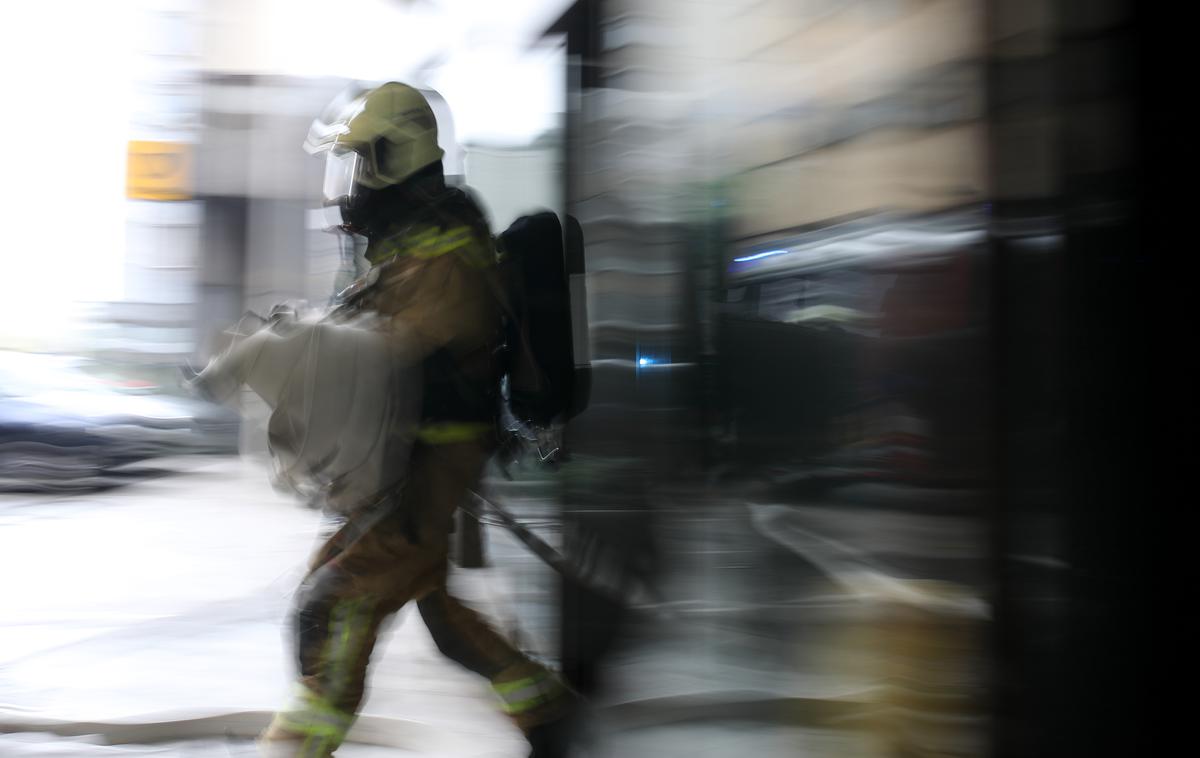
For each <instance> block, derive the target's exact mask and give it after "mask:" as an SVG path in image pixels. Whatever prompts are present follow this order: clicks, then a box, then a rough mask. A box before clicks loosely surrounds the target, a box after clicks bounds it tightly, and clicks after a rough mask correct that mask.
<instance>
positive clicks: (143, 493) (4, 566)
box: [0, 459, 525, 758]
mask: <svg viewBox="0 0 1200 758" xmlns="http://www.w3.org/2000/svg"><path fill="white" fill-rule="evenodd" d="M318 524H319V516H318V514H316V513H314V512H312V511H309V510H306V509H303V508H301V507H299V506H298V505H296V504H295V503H294V502H293V501H292V500H291V499H289V498H287V497H285V496H282V495H280V494H277V493H275V492H273V491H272V490H271V488H270V487H269V485H268V484H267V480H266V476H265V473H264V472H263V470H262V469H261V468H259V467H258V466H256V465H254V464H253V463H250V462H247V461H242V460H233V459H225V460H210V461H207V462H205V463H203V464H201V465H199V466H197V467H195V468H194V469H192V470H191V471H189V472H187V473H184V474H180V475H173V476H168V477H164V478H160V479H156V480H152V481H146V482H142V483H139V484H135V485H132V486H130V487H128V488H124V489H120V490H115V491H111V492H107V493H103V494H98V495H90V496H86V497H73V498H47V497H28V496H23V497H7V496H6V497H5V498H3V499H0V526H2V527H3V528H4V534H5V536H6V539H5V549H4V550H3V551H0V575H3V576H4V577H5V578H6V579H5V583H6V590H7V591H6V592H5V597H6V608H5V611H4V615H3V621H0V731H3V732H18V731H29V730H32V731H41V730H43V729H46V728H48V726H49V725H50V724H52V723H55V722H56V723H57V726H54V727H53V729H54V730H55V731H57V732H59V733H60V734H71V733H86V732H87V729H86V728H82V725H81V726H75V727H72V726H70V724H71V722H88V723H90V725H91V726H90V728H91V730H92V731H100V732H103V733H106V734H110V735H112V734H116V735H117V736H118V737H120V736H122V735H123V736H124V738H126V739H131V740H135V741H136V740H137V739H139V735H142V734H148V733H149V732H148V731H147V727H146V725H153V724H157V723H160V722H171V723H170V725H168V726H164V727H162V728H160V729H159V730H158V731H159V732H162V733H164V734H173V735H178V737H180V738H184V737H197V738H199V737H221V736H222V735H223V734H225V733H226V731H228V730H229V729H230V724H231V723H232V724H234V726H233V727H232V731H233V733H234V735H235V736H242V737H250V736H252V735H253V734H255V733H257V731H258V730H259V729H261V728H262V726H263V725H265V722H266V720H267V719H268V718H269V716H270V713H271V712H272V711H273V710H274V709H275V708H276V707H278V706H279V705H280V704H282V703H283V702H284V701H285V699H286V698H287V696H288V694H289V693H290V688H291V681H292V672H291V662H290V658H289V656H290V640H288V639H287V637H286V633H285V627H284V620H285V618H286V616H287V611H288V606H289V602H290V595H291V593H292V591H293V589H294V588H295V586H296V584H297V583H298V581H299V579H300V577H301V575H302V572H303V565H304V561H305V560H306V558H307V556H308V554H309V552H310V550H311V549H312V547H313V545H314V538H315V536H316V534H317V528H318ZM460 573H461V572H460ZM454 581H455V582H456V583H457V585H458V586H459V587H460V588H461V589H460V591H462V592H463V594H464V595H465V597H466V598H467V599H470V598H472V597H486V596H489V595H492V596H494V595H499V596H501V597H503V596H505V595H506V593H507V591H506V590H505V589H504V588H503V587H500V586H498V585H499V584H501V583H502V582H503V578H502V577H501V576H499V574H498V572H495V571H493V570H490V569H489V570H482V571H472V572H467V573H466V575H460V576H456V577H455V578H454ZM481 610H485V611H489V612H490V614H491V615H493V616H495V617H498V616H499V615H500V614H499V612H498V611H497V609H496V607H493V608H491V609H487V608H484V609H481ZM407 612H409V609H406V611H402V612H401V614H400V615H399V616H398V617H397V619H396V623H393V624H392V627H391V629H390V631H389V632H387V633H385V636H384V637H383V642H382V643H381V646H380V649H379V650H378V651H377V653H376V659H375V661H374V664H373V671H372V679H371V682H372V688H371V691H370V693H369V695H368V699H367V701H366V704H365V707H364V710H363V718H362V719H360V723H359V724H358V725H357V726H356V729H355V731H354V732H352V739H353V738H355V736H356V735H358V736H359V737H360V738H362V739H364V740H365V741H368V742H376V743H382V744H386V745H392V746H394V747H397V748H404V749H408V750H411V751H413V754H420V755H438V756H440V755H447V756H448V755H455V756H479V757H480V758H482V757H483V756H487V757H488V758H508V757H509V756H519V755H523V754H524V751H525V747H524V741H523V740H522V738H521V736H520V734H519V733H518V732H517V731H516V730H515V729H514V728H513V727H512V726H511V725H510V724H509V723H508V722H507V720H505V719H504V718H503V717H502V716H501V715H500V714H499V713H498V712H497V711H496V709H495V707H494V705H493V703H492V701H491V694H490V692H489V691H488V690H487V688H486V685H485V683H483V682H482V681H480V680H478V679H477V678H476V677H475V676H474V675H472V674H470V673H469V672H466V671H463V670H461V669H459V668H458V667H457V666H455V664H453V663H451V662H449V661H448V660H446V659H445V658H443V657H442V656H441V654H440V653H439V652H438V651H437V649H436V647H435V646H434V645H433V642H432V640H431V639H430V637H429V635H428V633H427V632H426V630H425V627H424V625H423V624H421V623H419V620H409V619H407V618H406V613H407ZM497 623H499V624H500V625H502V626H510V625H511V620H506V619H498V622H497ZM216 716H220V717H221V718H219V719H214V718H213V717H216ZM206 719H207V720H206ZM132 725H137V726H136V727H134V726H132ZM172 729H173V730H174V731H171V730H172ZM149 731H153V730H149ZM159 738H160V739H161V736H159ZM39 742H40V743H41V744H40V745H39V744H37V743H39ZM56 744H57V743H54V742H53V741H51V742H46V741H45V740H44V736H42V737H40V738H39V737H38V736H37V735H23V736H22V735H11V734H10V735H0V754H3V755H20V754H29V755H54V754H55V753H54V752H47V751H53V750H58V749H59V748H60V747H61V748H62V749H63V750H65V751H66V752H61V753H58V754H61V755H76V754H78V755H87V754H88V752H86V751H87V750H88V749H89V748H87V747H86V746H85V745H84V744H80V743H76V744H73V745H59V747H54V745H56ZM245 745H248V743H245ZM245 745H244V746H245ZM159 747H160V748H165V746H163V745H160V746H159ZM177 747H178V746H177ZM209 747H210V748H211V749H212V750H215V751H217V752H213V753H211V754H213V755H227V754H229V752H230V750H231V749H232V748H230V747H229V746H227V745H224V744H222V742H221V741H218V742H215V743H212V744H211V745H210V746H209ZM104 749H105V750H107V751H109V752H103V753H97V754H103V755H120V754H125V753H114V752H111V751H112V750H114V748H104ZM122 749H125V748H122ZM180 749H182V748H180ZM192 749H195V750H201V749H202V745H201V743H195V744H193V745H191V746H190V747H189V748H188V750H192ZM18 750H25V751H26V752H25V753H20V752H18ZM72 751H75V752H72ZM128 754H138V753H137V752H131V753H128ZM160 754H161V753H160ZM168 754H181V755H182V754H187V753H168ZM196 754H197V755H201V754H203V755H208V754H210V753H196ZM234 754H239V753H236V752H235V753H234ZM345 754H346V755H355V754H361V755H367V754H370V753H362V752H361V751H358V752H352V751H350V750H347V751H345ZM387 754H389V755H395V754H397V752H396V750H395V749H392V750H390V751H388V753H387ZM401 754H402V753H401Z"/></svg>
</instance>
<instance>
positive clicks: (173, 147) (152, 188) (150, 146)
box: [125, 140, 192, 200]
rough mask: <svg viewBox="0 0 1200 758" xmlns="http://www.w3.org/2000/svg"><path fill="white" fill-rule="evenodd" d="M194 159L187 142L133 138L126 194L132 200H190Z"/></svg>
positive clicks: (127, 172) (128, 164)
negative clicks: (192, 162)
mask: <svg viewBox="0 0 1200 758" xmlns="http://www.w3.org/2000/svg"><path fill="white" fill-rule="evenodd" d="M191 159H192V154H191V147H190V145H188V144H187V143H186V142H150V141H145V140H131V141H130V143H129V155H128V161H127V163H126V167H125V196H126V197H128V198H130V199H131V200H187V199H189V198H190V197H191V196H192V195H191V187H190V183H191V168H192V167H191Z"/></svg>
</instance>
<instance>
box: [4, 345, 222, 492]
mask: <svg viewBox="0 0 1200 758" xmlns="http://www.w3.org/2000/svg"><path fill="white" fill-rule="evenodd" d="M80 365H81V362H80V359H77V358H71V357H67V356H54V355H40V354H31V353H18V352H9V351H0V490H2V489H8V490H31V489H32V490H46V489H77V488H86V487H89V486H104V485H107V484H109V483H112V482H113V481H114V479H116V478H119V477H120V476H121V475H122V467H127V466H129V465H130V464H133V463H137V462H140V461H146V460H149V459H153V458H160V457H165V456H176V455H186V454H198V453H199V454H233V453H236V452H237V450H238V434H239V417H238V415H237V413H236V412H234V411H233V410H230V409H228V408H224V407H221V406H217V405H213V404H211V403H206V402H203V401H200V400H195V399H190V398H184V397H174V396H170V395H163V394H158V395H147V394H126V393H123V392H120V391H117V390H115V389H113V388H111V387H109V386H106V385H105V384H104V383H103V382H102V381H100V380H99V379H97V378H95V377H93V376H91V375H90V374H88V373H87V372H85V371H84V370H82V368H81V367H80ZM126 474H127V472H126Z"/></svg>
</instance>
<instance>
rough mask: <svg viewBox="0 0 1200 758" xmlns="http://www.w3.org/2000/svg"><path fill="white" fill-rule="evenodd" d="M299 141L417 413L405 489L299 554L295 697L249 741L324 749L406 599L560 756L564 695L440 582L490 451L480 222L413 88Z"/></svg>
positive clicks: (493, 317)
mask: <svg viewBox="0 0 1200 758" xmlns="http://www.w3.org/2000/svg"><path fill="white" fill-rule="evenodd" d="M305 149H306V150H307V151H308V152H309V153H312V154H322V155H324V156H325V159H326V172H325V181H324V195H325V205H326V208H327V209H330V210H332V211H333V213H334V214H335V215H336V217H337V226H338V227H339V228H340V230H341V231H342V232H345V233H348V234H355V235H361V236H362V237H365V238H366V259H367V261H369V263H370V264H371V269H370V271H369V273H368V276H367V277H366V278H365V281H367V282H369V283H370V284H369V286H366V287H361V288H354V289H359V290H360V291H357V292H356V293H355V294H354V295H353V297H354V299H355V302H356V305H357V306H359V307H363V308H367V309H370V310H371V311H373V312H374V313H376V314H378V315H379V316H381V317H382V318H383V321H384V324H385V329H386V331H387V333H389V334H390V335H392V336H394V338H395V341H396V344H397V345H398V346H401V349H402V350H404V351H407V352H408V353H409V357H410V359H411V360H412V361H414V362H418V363H419V364H420V367H421V373H422V377H423V378H422V382H421V383H422V400H421V421H420V424H419V426H418V428H417V432H416V441H415V443H414V444H413V445H412V448H411V452H410V453H409V454H408V461H407V475H406V479H405V483H404V486H403V488H402V489H401V490H400V491H399V493H398V494H396V495H395V496H394V497H392V498H391V499H390V500H389V501H388V502H387V503H386V505H385V507H384V508H382V509H380V508H375V509H369V510H366V511H364V513H365V514H367V515H361V516H356V515H353V514H352V515H350V516H348V517H346V518H343V519H342V520H341V521H340V522H339V523H338V524H337V526H336V527H335V529H334V530H333V533H332V534H331V535H330V536H329V538H328V539H327V540H326V541H325V542H324V544H323V545H322V546H321V547H320V548H319V549H318V550H317V552H316V554H315V556H314V557H313V559H312V561H311V564H310V567H309V568H310V570H309V573H308V575H307V576H306V578H305V579H304V581H303V583H302V584H301V587H300V590H299V592H298V593H297V601H296V607H295V611H294V623H295V634H296V646H297V656H298V659H299V669H300V680H299V683H298V685H297V691H296V695H295V698H294V700H293V702H292V703H291V704H290V705H288V707H286V708H285V709H284V710H282V711H280V712H279V713H278V714H276V716H275V719H274V721H273V722H272V723H271V725H270V727H269V728H268V729H267V731H266V732H265V733H264V735H263V738H262V740H261V742H260V744H261V746H262V747H263V751H264V753H266V754H267V755H282V756H327V755H331V754H332V753H333V751H334V750H336V749H337V747H338V745H339V744H340V743H341V742H342V741H343V740H344V738H345V736H346V733H347V731H348V730H349V728H350V726H351V724H352V723H353V721H354V718H355V714H356V712H357V710H358V707H359V704H360V702H361V700H362V697H363V691H364V686H365V681H366V675H367V663H368V659H369V657H370V654H371V650H372V648H373V646H374V644H375V642H376V635H377V633H378V631H379V629H380V624H381V623H382V622H383V621H384V620H385V619H386V618H387V617H389V616H390V615H391V614H393V613H395V612H396V611H398V610H399V609H400V608H401V607H402V606H404V605H405V603H407V602H409V601H410V600H411V601H415V602H416V605H417V608H418V610H419V612H420V615H421V618H422V620H423V621H424V622H425V624H426V626H428V628H429V631H430V633H431V635H432V636H433V639H434V641H435V643H436V644H437V646H438V648H439V649H440V650H441V651H442V653H444V654H445V655H447V656H448V657H449V658H451V659H452V660H454V661H456V662H458V663H459V664H461V665H463V666H465V667H466V668H468V669H470V670H471V671H474V672H476V673H477V674H479V675H481V676H483V677H485V678H487V680H488V681H489V682H490V684H491V687H492V689H493V690H494V691H495V693H496V695H497V696H498V699H499V702H500V704H501V707H502V708H503V709H504V711H505V712H506V713H507V714H508V716H509V717H511V718H512V720H513V721H514V722H515V723H516V725H517V726H518V727H519V728H520V729H521V730H522V731H523V732H524V733H525V735H526V736H527V738H528V739H529V741H530V744H531V746H532V753H531V755H532V756H539V757H540V756H550V755H562V754H563V752H562V751H563V750H564V747H563V743H564V737H565V729H566V727H565V724H566V723H567V720H566V718H565V716H566V714H567V713H568V711H570V710H571V708H572V706H573V705H574V702H575V696H574V694H573V693H571V692H570V691H569V690H568V688H567V687H566V686H565V685H564V684H563V683H562V682H561V680H560V679H559V678H558V677H557V676H556V675H555V674H553V673H552V672H551V671H549V670H548V669H547V668H545V667H544V666H542V665H540V664H539V663H537V662H535V661H533V660H531V659H530V658H529V657H528V656H526V655H524V654H522V653H521V652H519V651H518V650H516V649H515V648H514V647H513V646H512V645H511V644H509V643H508V642H507V641H506V640H504V639H503V638H502V637H501V636H500V635H499V634H497V632H495V631H494V630H493V629H492V628H490V627H489V626H488V624H487V623H485V622H484V620H483V619H482V618H480V617H479V616H478V615H477V614H476V613H475V612H473V611H472V610H470V609H469V608H467V607H465V606H464V605H462V604H461V603H460V602H459V601H457V600H456V599H455V598H454V597H453V596H451V595H450V594H449V593H448V592H447V591H446V572H447V561H448V545H449V535H450V533H451V532H452V531H453V526H452V524H453V517H454V513H455V510H456V509H457V508H458V506H459V505H460V503H461V502H462V501H463V498H464V497H465V496H466V493H467V491H468V490H469V489H473V488H475V487H476V486H477V484H478V482H479V480H480V476H481V474H482V471H483V467H484V464H485V463H486V462H487V460H488V458H489V457H490V455H491V453H492V451H493V449H494V447H495V437H496V432H495V429H496V424H495V417H496V413H497V408H498V405H499V398H498V387H499V375H498V370H499V369H498V360H497V354H498V347H499V342H500V338H501V320H502V310H501V309H502V307H503V305H502V303H501V302H500V300H501V299H502V297H503V296H502V295H501V294H500V293H501V290H500V289H499V288H498V287H497V280H496V278H495V277H496V273H495V265H496V254H495V248H494V245H493V239H492V237H491V234H490V232H489V230H488V225H487V222H486V220H485V218H484V215H483V213H482V212H481V210H480V209H479V207H478V205H477V204H476V203H475V202H474V201H473V200H472V199H471V197H470V196H469V195H468V194H467V193H465V192H463V191H462V190H460V189H457V188H451V187H448V186H447V184H446V181H445V177H444V174H443V169H442V155H443V153H442V150H441V149H440V148H439V147H438V139H437V124H436V121H435V118H434V113H433V110H432V108H431V107H430V104H429V101H428V100H427V99H426V97H425V96H424V95H423V94H422V92H421V91H419V90H417V89H414V88H413V87H410V86H407V85H404V84H399V83H395V82H390V83H387V84H384V85H382V86H379V87H376V88H374V89H371V90H369V91H366V92H361V93H355V94H351V95H347V96H343V97H341V98H339V99H338V100H335V101H334V103H333V104H331V106H330V108H329V109H327V111H326V112H325V114H323V116H322V117H320V118H318V119H317V120H316V121H315V122H314V123H313V127H312V129H311V131H310V133H309V136H308V139H307V140H306V141H305ZM403 463H404V461H400V462H399V464H400V465H403Z"/></svg>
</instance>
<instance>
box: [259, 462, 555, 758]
mask: <svg viewBox="0 0 1200 758" xmlns="http://www.w3.org/2000/svg"><path fill="white" fill-rule="evenodd" d="M489 454H490V450H489V448H488V447H487V446H486V445H484V444H482V443H480V442H475V441H466V442H455V443H448V444H438V445H430V444H423V443H418V444H417V445H416V447H415V448H414V450H413V453H412V458H411V463H410V467H409V472H408V478H407V481H406V484H405V488H404V491H403V493H402V494H401V496H400V504H399V507H396V508H390V509H387V510H386V511H382V512H375V513H368V514H363V515H360V516H356V517H353V518H350V519H348V520H347V521H345V522H344V523H343V524H342V525H341V526H340V528H339V529H338V530H337V531H336V532H335V533H334V534H333V535H332V536H331V537H330V538H329V539H328V540H326V541H325V543H324V544H323V545H322V546H321V547H320V548H319V549H318V550H317V553H316V555H315V556H314V557H313V560H312V562H311V564H310V567H309V573H308V575H307V577H306V578H305V580H304V582H303V583H302V584H301V586H300V590H299V592H298V593H297V601H296V604H295V609H294V613H293V623H294V631H295V635H296V636H295V643H296V652H297V657H298V659H299V660H298V662H299V669H300V681H299V683H298V686H297V691H296V695H295V699H294V700H293V702H292V703H291V704H290V705H289V706H288V707H287V708H286V709H285V710H283V711H280V712H279V713H277V714H276V716H275V719H274V721H273V722H272V724H271V726H270V727H269V728H268V730H267V732H266V733H265V734H264V736H263V742H264V743H265V745H264V747H265V748H268V752H269V754H270V755H277V754H278V755H287V756H327V755H331V754H332V752H333V751H334V750H335V749H336V748H337V746H338V745H339V744H341V742H342V740H343V739H344V738H345V736H346V733H347V731H348V730H349V729H350V726H351V725H352V723H353V721H354V717H355V714H356V713H357V710H358V706H359V704H360V702H361V701H362V698H363V692H364V688H365V685H366V676H367V664H368V661H369V659H370V655H371V650H372V649H373V647H374V645H375V642H376V636H377V634H378V632H379V629H380V625H381V624H382V623H383V622H384V621H385V620H386V619H387V618H388V617H390V616H391V615H392V614H394V613H395V612H396V611H398V610H400V608H402V607H403V606H404V605H405V604H406V603H407V602H408V601H410V600H415V601H416V604H417V609H418V611H419V612H420V615H421V619H422V620H423V621H424V622H425V624H426V626H427V627H428V628H429V632H430V634H431V635H432V637H433V640H434V642H435V643H436V644H437V647H438V649H439V650H441V652H442V653H443V654H445V655H446V656H447V657H449V658H450V659H452V660H454V661H455V662H457V663H459V664H460V665H462V666H464V667H466V668H467V669H469V670H471V671H473V672H475V673H477V674H479V675H481V676H483V677H485V678H486V679H488V681H489V682H490V684H491V686H492V689H493V690H494V691H495V693H496V695H497V696H498V699H499V701H500V704H501V707H502V708H503V709H504V711H505V712H506V713H507V714H508V715H509V717H510V718H512V720H513V721H514V722H515V723H516V725H517V726H518V727H520V728H521V729H522V730H525V731H528V730H529V729H531V728H533V727H534V726H538V725H539V724H542V723H546V722H547V721H551V720H553V719H555V718H558V717H559V716H560V715H562V713H563V712H564V710H565V709H566V708H567V707H568V706H569V705H570V702H569V701H570V698H571V697H572V695H571V693H570V692H569V691H568V690H567V689H566V687H564V685H563V684H562V683H561V681H560V680H559V679H558V677H556V676H555V675H554V674H553V673H551V672H550V671H549V670H548V669H546V668H545V667H543V666H541V665H540V664H538V663H536V662H534V661H532V660H530V659H529V658H528V657H527V656H525V655H523V654H522V653H520V652H519V651H517V650H516V649H515V648H514V647H513V646H512V645H511V644H509V643H508V642H507V641H506V640H505V639H504V638H502V637H501V636H500V635H499V634H498V633H497V632H496V631H495V630H493V629H492V628H491V627H490V626H489V625H488V624H487V623H486V622H485V621H484V620H483V619H482V618H481V617H480V616H479V615H478V614H476V613H475V612H474V611H472V610H471V609H470V608H467V607H466V606H464V605H462V604H461V603H459V602H458V601H457V600H456V599H455V598H454V597H452V596H451V595H450V594H449V593H448V592H447V591H446V571H447V560H448V547H449V534H450V532H451V529H452V527H451V524H452V523H453V521H452V520H453V516H454V511H455V510H456V509H457V507H458V506H459V504H460V503H461V502H462V499H463V498H464V497H465V496H466V492H467V490H468V489H469V488H473V487H475V486H476V485H477V483H478V481H479V477H480V475H481V472H482V469H483V465H484V463H485V462H486V460H487V458H488V455H489Z"/></svg>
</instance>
